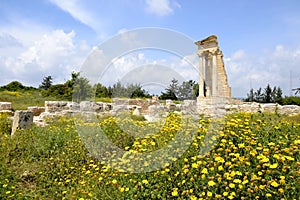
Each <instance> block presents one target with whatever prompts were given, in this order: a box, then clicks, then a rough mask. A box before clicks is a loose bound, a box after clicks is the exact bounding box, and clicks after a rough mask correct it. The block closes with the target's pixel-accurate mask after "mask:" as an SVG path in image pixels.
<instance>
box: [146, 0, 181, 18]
mask: <svg viewBox="0 0 300 200" xmlns="http://www.w3.org/2000/svg"><path fill="white" fill-rule="evenodd" d="M175 7H177V8H180V7H181V6H180V4H178V3H177V2H170V1H169V0H146V11H147V12H149V13H151V14H154V15H157V16H159V17H162V16H167V15H171V14H173V12H174V8H175Z"/></svg>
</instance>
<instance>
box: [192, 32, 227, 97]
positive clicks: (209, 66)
mask: <svg viewBox="0 0 300 200" xmlns="http://www.w3.org/2000/svg"><path fill="white" fill-rule="evenodd" d="M195 44H196V45H197V46H198V51H197V54H198V56H199V71H200V74H199V75H200V77H199V98H203V97H226V98H231V89H230V87H229V85H228V82H227V75H226V71H225V67H224V62H223V54H222V51H221V50H220V48H219V46H218V38H217V36H215V35H212V36H209V37H208V38H206V39H204V40H200V41H198V42H196V43H195Z"/></svg>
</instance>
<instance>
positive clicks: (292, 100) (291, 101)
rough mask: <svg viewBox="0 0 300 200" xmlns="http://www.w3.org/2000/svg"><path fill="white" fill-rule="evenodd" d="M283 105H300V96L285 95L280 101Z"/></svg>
mask: <svg viewBox="0 0 300 200" xmlns="http://www.w3.org/2000/svg"><path fill="white" fill-rule="evenodd" d="M282 104H283V105H298V106H300V97H296V96H292V97H285V98H284V99H283V102H282Z"/></svg>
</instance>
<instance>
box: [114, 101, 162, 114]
mask: <svg viewBox="0 0 300 200" xmlns="http://www.w3.org/2000/svg"><path fill="white" fill-rule="evenodd" d="M113 102H114V106H115V107H117V108H118V107H119V106H123V107H126V109H129V110H131V109H134V108H135V107H137V108H138V109H140V113H141V114H146V113H148V109H149V106H152V105H160V103H159V102H158V100H157V98H153V99H118V98H116V99H113Z"/></svg>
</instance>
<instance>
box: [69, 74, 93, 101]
mask: <svg viewBox="0 0 300 200" xmlns="http://www.w3.org/2000/svg"><path fill="white" fill-rule="evenodd" d="M92 96H93V90H92V86H91V85H90V84H89V80H88V79H87V78H85V77H79V78H78V77H77V79H76V81H75V82H74V85H73V93H72V97H73V101H75V102H81V101H84V100H87V99H89V98H91V97H92Z"/></svg>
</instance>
